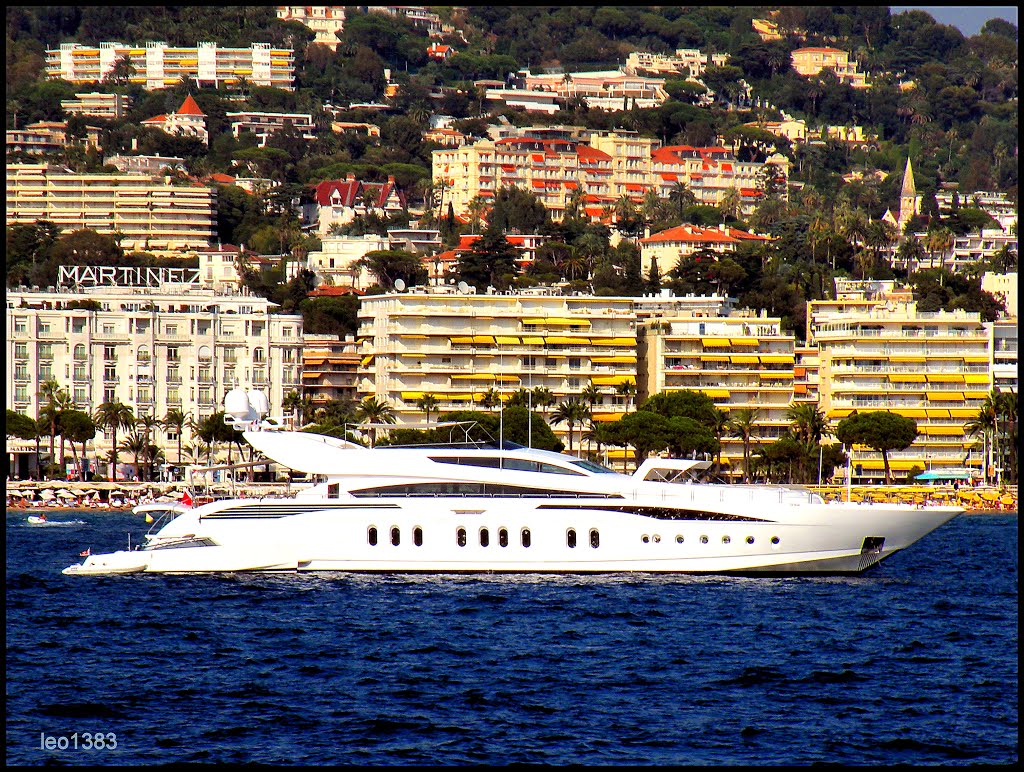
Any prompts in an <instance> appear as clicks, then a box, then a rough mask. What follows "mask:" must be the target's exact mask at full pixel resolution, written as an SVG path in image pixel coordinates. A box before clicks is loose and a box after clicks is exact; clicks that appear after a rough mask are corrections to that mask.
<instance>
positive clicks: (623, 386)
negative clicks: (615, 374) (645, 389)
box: [615, 381, 636, 413]
mask: <svg viewBox="0 0 1024 772" xmlns="http://www.w3.org/2000/svg"><path fill="white" fill-rule="evenodd" d="M615 393H616V394H618V395H619V396H620V397H626V398H627V399H626V412H627V413H628V412H629V411H630V410H632V409H633V397H634V396H635V395H636V382H635V381H626V382H625V383H620V384H619V385H618V386H616V387H615Z"/></svg>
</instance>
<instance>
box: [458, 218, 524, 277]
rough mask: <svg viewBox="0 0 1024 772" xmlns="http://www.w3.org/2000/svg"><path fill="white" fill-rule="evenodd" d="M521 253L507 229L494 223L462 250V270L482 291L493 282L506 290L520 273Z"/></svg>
mask: <svg viewBox="0 0 1024 772" xmlns="http://www.w3.org/2000/svg"><path fill="white" fill-rule="evenodd" d="M520 256H521V250H520V249H518V248H517V247H515V246H514V245H513V244H511V243H510V242H509V240H508V239H507V238H505V234H504V232H503V231H501V230H499V229H498V228H496V227H494V226H493V225H491V226H488V228H487V229H486V230H485V231H484V232H483V235H481V237H480V238H479V239H477V240H476V241H474V242H473V244H472V245H471V246H470V248H469V249H467V250H464V251H462V252H460V253H459V262H458V269H457V270H458V274H459V276H460V277H461V278H462V280H463V281H465V282H467V283H468V284H471V285H472V286H474V287H476V289H477V290H478V291H484V290H486V289H487V287H489V286H490V287H494V288H495V289H497V290H505V289H508V288H509V287H510V286H511V285H512V282H513V281H514V279H515V277H516V275H517V273H518V268H517V266H516V261H517V260H518V259H519V258H520Z"/></svg>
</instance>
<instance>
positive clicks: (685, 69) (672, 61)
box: [625, 48, 729, 80]
mask: <svg viewBox="0 0 1024 772" xmlns="http://www.w3.org/2000/svg"><path fill="white" fill-rule="evenodd" d="M728 60H729V55H728V54H705V53H703V52H702V51H700V50H698V49H696V48H678V49H676V52H675V54H652V53H648V52H647V51H632V52H630V53H629V55H627V56H626V67H625V71H626V74H627V75H636V74H637V73H638V72H639V71H640V70H644V71H647V72H655V73H658V74H664V75H679V74H681V75H686V76H687V77H689V78H691V79H693V80H696V79H697V78H700V77H701V76H702V75H703V74H704V70H705V69H706V68H707V66H708V65H709V64H710V65H713V66H715V67H723V66H725V63H726V62H727V61H728Z"/></svg>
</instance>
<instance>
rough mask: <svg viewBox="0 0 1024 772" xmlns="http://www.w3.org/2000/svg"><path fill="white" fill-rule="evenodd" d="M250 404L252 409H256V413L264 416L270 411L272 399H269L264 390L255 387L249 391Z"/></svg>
mask: <svg viewBox="0 0 1024 772" xmlns="http://www.w3.org/2000/svg"><path fill="white" fill-rule="evenodd" d="M249 404H250V405H251V406H252V409H253V410H255V411H256V415H258V416H260V417H262V416H265V415H267V414H268V413H269V412H270V400H269V399H267V394H266V392H264V391H260V390H259V389H255V390H254V391H250V392H249Z"/></svg>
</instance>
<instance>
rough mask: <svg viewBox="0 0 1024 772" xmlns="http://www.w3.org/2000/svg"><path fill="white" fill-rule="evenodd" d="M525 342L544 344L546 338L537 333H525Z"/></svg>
mask: <svg viewBox="0 0 1024 772" xmlns="http://www.w3.org/2000/svg"><path fill="white" fill-rule="evenodd" d="M523 343H524V344H526V345H527V346H543V345H544V339H543V338H541V337H538V336H536V335H529V336H527V335H524V336H523Z"/></svg>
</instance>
